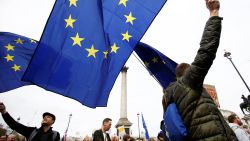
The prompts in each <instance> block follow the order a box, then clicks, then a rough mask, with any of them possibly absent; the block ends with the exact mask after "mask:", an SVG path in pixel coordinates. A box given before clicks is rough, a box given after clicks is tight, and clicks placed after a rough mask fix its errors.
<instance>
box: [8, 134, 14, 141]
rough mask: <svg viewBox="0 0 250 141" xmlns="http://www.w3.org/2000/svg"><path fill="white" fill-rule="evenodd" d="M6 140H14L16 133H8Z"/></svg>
mask: <svg viewBox="0 0 250 141" xmlns="http://www.w3.org/2000/svg"><path fill="white" fill-rule="evenodd" d="M7 141H16V135H15V134H10V135H9V136H8V138H7Z"/></svg>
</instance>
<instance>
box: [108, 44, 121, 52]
mask: <svg viewBox="0 0 250 141" xmlns="http://www.w3.org/2000/svg"><path fill="white" fill-rule="evenodd" d="M119 48H120V47H118V46H116V43H114V44H113V45H112V46H111V51H110V53H111V52H114V53H117V50H118V49H119Z"/></svg>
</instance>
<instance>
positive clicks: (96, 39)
mask: <svg viewBox="0 0 250 141" xmlns="http://www.w3.org/2000/svg"><path fill="white" fill-rule="evenodd" d="M165 2H166V0H154V1H152V0H78V1H77V0H66V1H65V0H56V2H55V5H54V7H53V9H52V12H51V14H50V17H49V19H48V21H47V24H46V26H45V29H44V31H43V34H42V37H41V40H40V42H39V44H38V47H37V49H36V51H35V53H34V56H33V58H32V60H31V62H30V64H29V66H28V68H27V70H26V72H25V74H24V77H23V80H26V81H30V82H32V83H34V84H36V85H38V86H40V87H43V88H44V89H46V90H49V91H53V92H56V93H58V94H61V95H63V96H66V97H69V98H72V99H75V100H77V101H79V102H80V103H82V104H83V105H86V106H88V107H91V108H96V107H104V106H107V101H108V97H109V93H110V91H111V89H112V87H113V85H114V82H115V80H116V78H117V76H118V74H119V72H120V70H121V68H122V67H123V66H124V64H125V62H126V61H127V59H128V57H129V56H130V54H131V52H132V51H133V49H134V47H135V46H136V44H137V42H138V41H139V40H140V39H141V38H142V36H143V35H144V33H145V32H146V30H147V29H148V27H149V26H150V24H151V22H152V21H153V20H154V18H155V16H156V15H157V14H158V12H159V11H160V9H161V8H162V6H163V5H164V4H165Z"/></svg>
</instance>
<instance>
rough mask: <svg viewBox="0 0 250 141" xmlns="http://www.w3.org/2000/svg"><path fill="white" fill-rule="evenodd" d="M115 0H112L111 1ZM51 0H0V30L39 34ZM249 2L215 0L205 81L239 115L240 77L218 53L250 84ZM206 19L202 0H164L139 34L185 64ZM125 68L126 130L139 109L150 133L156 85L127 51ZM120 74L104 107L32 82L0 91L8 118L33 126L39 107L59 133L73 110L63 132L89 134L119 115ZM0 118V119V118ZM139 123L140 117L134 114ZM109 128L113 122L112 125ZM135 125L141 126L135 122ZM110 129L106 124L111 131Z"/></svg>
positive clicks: (157, 108)
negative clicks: (218, 21) (218, 19)
mask: <svg viewBox="0 0 250 141" xmlns="http://www.w3.org/2000/svg"><path fill="white" fill-rule="evenodd" d="M116 1H118V0H116ZM53 4H54V1H52V0H0V31H6V32H13V33H17V34H20V35H24V36H26V37H30V38H34V39H36V40H39V39H40V36H41V34H42V31H43V28H44V25H45V23H46V21H47V18H48V16H49V14H50V11H51V9H52V6H53ZM249 13H250V1H249V0H241V1H233V0H227V1H223V0H222V1H221V10H220V15H221V16H222V17H224V20H223V27H222V34H221V42H220V47H219V49H218V52H217V58H216V60H215V61H214V64H213V66H212V68H211V70H210V71H209V73H208V75H207V77H206V80H205V83H207V84H212V85H215V87H216V89H217V93H218V98H219V102H220V105H221V108H222V109H228V110H232V111H234V112H236V113H237V114H239V115H240V116H242V113H241V111H240V109H239V103H241V102H242V100H241V98H240V97H241V95H242V94H245V95H248V94H249V92H248V90H247V89H246V87H245V86H244V84H243V82H242V81H241V79H240V77H239V76H238V74H237V73H236V71H235V70H234V68H233V66H232V65H231V64H230V62H229V60H227V59H226V58H224V57H223V54H224V51H223V50H224V49H226V50H228V51H230V52H231V53H232V58H233V61H234V63H235V65H236V66H237V67H238V69H239V71H240V72H241V74H242V76H243V77H244V79H245V80H246V82H247V83H248V84H249V85H250V73H249V71H250V57H249V55H248V54H249V51H250V49H249V48H248V47H249V46H250V40H249V37H250V26H249V25H250V16H249ZM208 18H209V13H208V10H207V9H206V8H205V2H204V0H199V1H198V0H191V1H187V0H169V1H168V2H167V3H166V5H165V6H164V7H163V9H162V10H161V12H160V13H159V15H158V16H157V17H156V19H155V21H154V22H153V24H152V25H151V26H150V28H149V30H148V31H147V32H146V34H145V36H144V37H143V39H142V42H145V43H147V44H149V45H151V46H153V47H155V48H157V49H158V50H160V51H161V52H162V53H164V54H165V55H167V56H168V57H170V58H171V59H173V60H175V61H176V62H178V63H180V62H188V63H191V62H192V60H193V59H194V56H195V54H196V52H197V50H198V48H199V42H200V39H201V35H202V32H203V28H204V26H205V23H206V21H207V19H208ZM126 64H127V66H128V67H129V70H128V78H127V82H128V86H127V88H128V90H127V92H128V103H129V104H128V119H129V120H130V121H131V122H132V123H133V126H132V134H133V135H135V136H137V135H138V130H137V113H138V112H139V113H143V115H144V119H145V121H146V124H147V126H148V130H149V134H150V136H156V135H157V133H158V132H159V130H160V129H159V123H160V120H161V119H162V106H161V98H162V89H161V87H160V85H159V84H158V83H157V82H156V81H155V80H154V79H153V78H152V77H151V76H150V75H149V73H148V72H147V71H146V70H145V69H144V67H143V66H142V65H141V64H140V62H139V61H138V60H137V59H136V58H135V57H134V56H133V55H131V57H130V58H129V60H128V62H127V63H126ZM120 94H121V78H120V76H119V77H118V78H117V81H116V83H115V85H114V87H113V89H112V91H111V93H110V98H109V102H108V106H107V107H104V108H96V109H90V108H87V107H85V106H82V105H81V104H80V103H79V102H76V101H74V100H72V99H69V98H64V97H63V96H60V95H57V94H54V93H51V92H47V91H45V90H44V89H42V88H39V87H37V86H26V87H22V88H18V89H16V90H13V91H9V92H6V93H3V94H0V101H3V102H4V103H5V104H6V106H7V110H8V111H9V112H10V114H11V115H13V117H15V118H17V117H19V116H20V117H21V121H20V122H22V123H23V124H28V125H30V126H39V125H40V121H41V119H42V118H41V115H42V113H43V112H45V111H49V112H53V113H55V115H56V116H57V120H56V123H55V125H54V128H55V130H58V131H60V132H61V134H63V133H64V131H65V128H66V126H67V121H68V115H69V114H70V113H72V114H73V117H72V122H71V125H70V128H69V134H71V135H75V134H76V133H77V132H78V133H79V135H81V136H82V135H85V134H89V135H90V134H91V132H92V131H93V130H94V129H97V128H100V126H101V121H102V120H103V118H105V117H110V118H112V119H113V125H115V124H116V123H117V121H118V120H119V116H120V113H119V110H120ZM0 121H1V122H3V121H2V119H0ZM140 125H142V124H141V119H140ZM113 127H114V126H113ZM141 130H143V128H142V126H141ZM114 132H115V129H114V128H112V133H114Z"/></svg>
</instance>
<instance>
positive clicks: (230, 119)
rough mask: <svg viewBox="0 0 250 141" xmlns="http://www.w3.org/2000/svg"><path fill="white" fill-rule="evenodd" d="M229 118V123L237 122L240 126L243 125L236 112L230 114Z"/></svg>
mask: <svg viewBox="0 0 250 141" xmlns="http://www.w3.org/2000/svg"><path fill="white" fill-rule="evenodd" d="M227 119H228V122H229V123H236V124H238V125H240V126H241V125H242V122H241V120H240V118H239V117H238V116H237V115H235V114H231V115H230V116H228V118H227Z"/></svg>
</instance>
